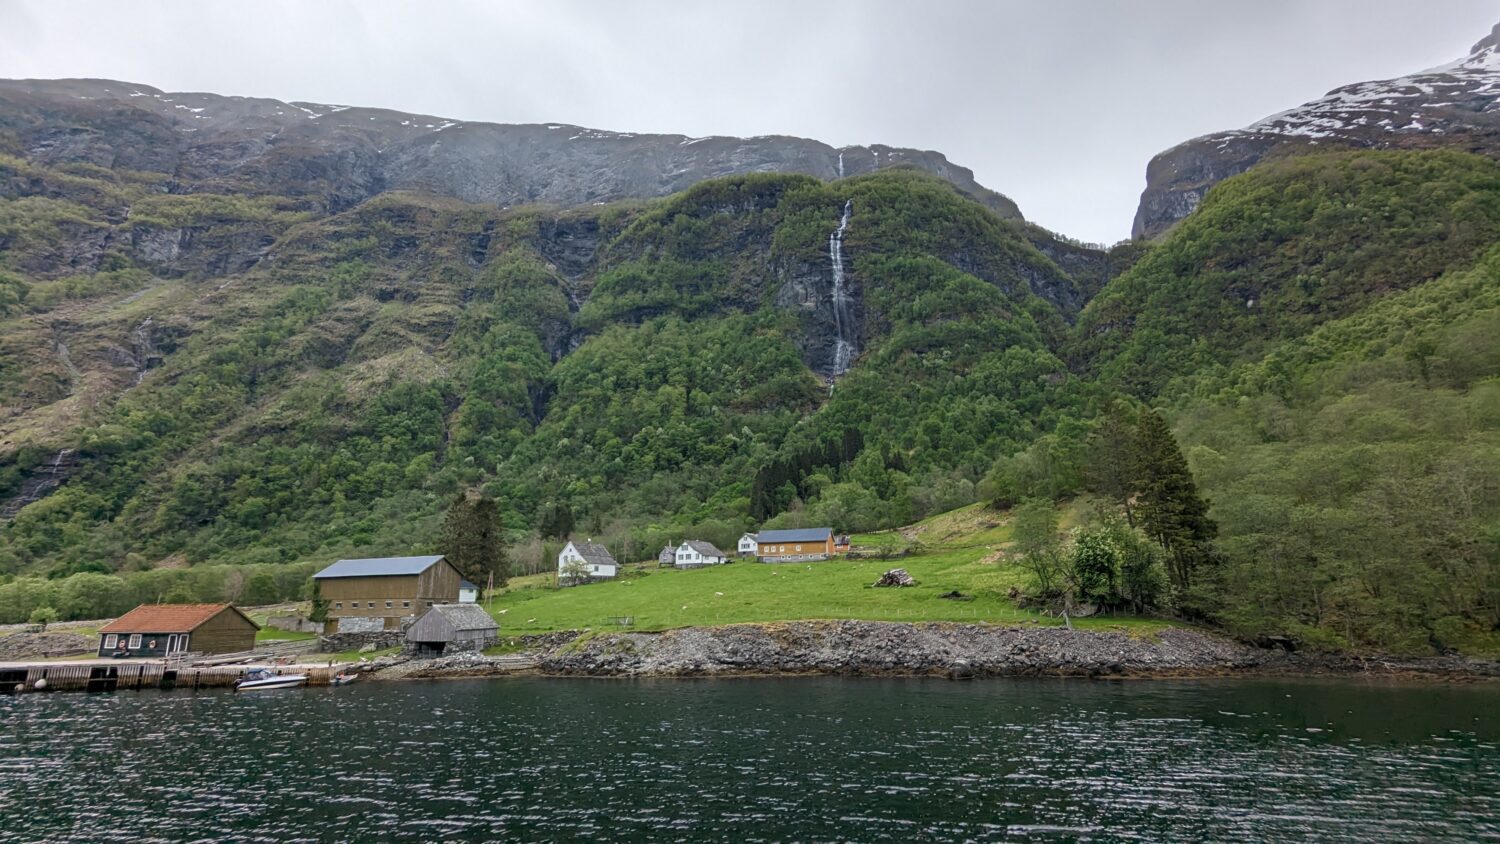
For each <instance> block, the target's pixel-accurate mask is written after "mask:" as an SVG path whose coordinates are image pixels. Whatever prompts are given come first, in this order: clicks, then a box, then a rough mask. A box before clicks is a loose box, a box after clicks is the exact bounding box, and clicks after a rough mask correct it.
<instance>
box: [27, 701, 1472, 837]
mask: <svg viewBox="0 0 1500 844" xmlns="http://www.w3.org/2000/svg"><path fill="white" fill-rule="evenodd" d="M1005 838H1026V839H1041V840H1075V839H1092V840H1153V841H1159V840H1199V841H1201V840H1226V841H1248V840H1281V841H1285V840H1319V841H1329V840H1365V841H1370V840H1378V841H1396V840H1423V841H1435V840H1452V841H1475V840H1486V839H1489V840H1500V686H1497V685H1495V684H1475V685H1426V684H1406V685H1403V684H1390V683H1377V682H1366V681H1355V680H1342V679H1340V680H1266V679H1237V680H1213V681H1154V682H1091V681H1081V680H1079V681H1065V680H986V681H977V682H969V683H953V682H948V681H942V680H930V679H841V678H787V679H745V680H715V681H693V680H673V681H668V680H660V681H617V680H580V679H545V678H515V679H507V680H490V681H484V680H478V681H450V682H434V683H383V684H377V683H369V684H366V685H363V686H358V685H356V686H353V687H349V688H342V689H330V688H321V689H302V690H294V691H290V692H280V693H265V694H262V695H259V696H256V695H250V694H240V695H235V694H232V693H224V692H217V691H216V692H211V693H210V692H200V693H192V692H174V693H156V692H146V693H119V694H114V695H96V696H84V695H68V694H55V695H29V696H17V697H8V698H3V699H0V839H3V840H17V841H70V840H77V841H189V840H234V841H293V840H304V841H348V840H361V839H363V840H371V841H376V840H383V841H439V840H505V841H518V840H548V841H557V840H597V841H648V840H715V841H718V840H736V841H744V842H752V841H790V840H797V841H818V840H841V841H912V840H917V841H947V840H996V839H1005Z"/></svg>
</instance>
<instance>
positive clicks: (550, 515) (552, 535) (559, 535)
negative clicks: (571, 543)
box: [538, 501, 573, 539]
mask: <svg viewBox="0 0 1500 844" xmlns="http://www.w3.org/2000/svg"><path fill="white" fill-rule="evenodd" d="M538 529H539V530H540V531H541V532H542V536H544V537H547V538H549V539H567V538H568V536H569V535H570V534H571V533H573V511H572V509H570V508H569V507H568V505H567V504H564V503H563V502H561V501H554V502H552V503H551V504H548V505H547V507H546V508H545V509H544V510H543V511H542V518H541V520H540V524H539V525H538Z"/></svg>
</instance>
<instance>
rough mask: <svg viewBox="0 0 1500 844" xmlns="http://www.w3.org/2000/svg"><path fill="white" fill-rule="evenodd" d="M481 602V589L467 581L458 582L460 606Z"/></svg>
mask: <svg viewBox="0 0 1500 844" xmlns="http://www.w3.org/2000/svg"><path fill="white" fill-rule="evenodd" d="M478 600H479V587H478V586H475V585H474V584H472V583H470V582H469V581H467V580H460V581H459V582H458V602H459V603H460V604H472V603H475V602H476V601H478Z"/></svg>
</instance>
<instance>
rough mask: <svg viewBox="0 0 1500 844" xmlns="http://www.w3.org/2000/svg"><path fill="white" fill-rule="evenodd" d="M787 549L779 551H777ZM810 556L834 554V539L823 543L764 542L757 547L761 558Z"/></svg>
mask: <svg viewBox="0 0 1500 844" xmlns="http://www.w3.org/2000/svg"><path fill="white" fill-rule="evenodd" d="M778 548H781V549H785V550H780V551H778V550H777V549H778ZM808 554H830V555H831V554H833V537H832V536H830V537H828V538H827V539H825V540H823V541H822V542H762V543H758V544H757V546H756V555H757V556H760V557H800V556H806V555H808Z"/></svg>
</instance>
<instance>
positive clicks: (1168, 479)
mask: <svg viewBox="0 0 1500 844" xmlns="http://www.w3.org/2000/svg"><path fill="white" fill-rule="evenodd" d="M1136 448H1137V454H1138V455H1139V472H1140V476H1139V498H1138V507H1137V512H1136V514H1137V516H1139V518H1140V523H1141V527H1142V528H1144V529H1145V531H1146V534H1147V535H1148V536H1150V537H1151V538H1152V539H1154V540H1156V542H1157V543H1158V544H1160V545H1161V547H1162V550H1164V551H1165V552H1166V558H1167V559H1166V563H1167V572H1168V574H1169V575H1170V576H1171V579H1172V585H1173V587H1175V589H1176V590H1177V592H1178V595H1179V597H1180V596H1183V595H1185V594H1186V593H1187V591H1188V589H1189V588H1190V587H1191V586H1192V578H1193V572H1194V570H1195V569H1197V568H1198V566H1199V565H1201V564H1202V562H1203V561H1204V560H1206V559H1208V556H1209V554H1208V551H1209V548H1208V543H1209V542H1211V541H1213V539H1214V537H1215V536H1217V535H1218V527H1217V526H1216V525H1215V524H1214V522H1213V520H1212V519H1210V518H1209V517H1208V502H1207V501H1204V500H1203V498H1202V497H1200V496H1199V495H1198V487H1197V485H1196V484H1194V483H1193V475H1192V472H1190V471H1189V470H1188V465H1187V459H1186V458H1184V457H1183V456H1182V450H1181V449H1180V448H1178V446H1177V439H1176V437H1174V436H1173V435H1172V429H1171V428H1169V427H1167V421H1166V420H1165V419H1163V418H1162V417H1161V414H1159V413H1157V412H1156V411H1155V410H1150V409H1147V410H1146V411H1145V412H1143V413H1142V414H1141V419H1140V424H1139V426H1138V427H1137V434H1136Z"/></svg>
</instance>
